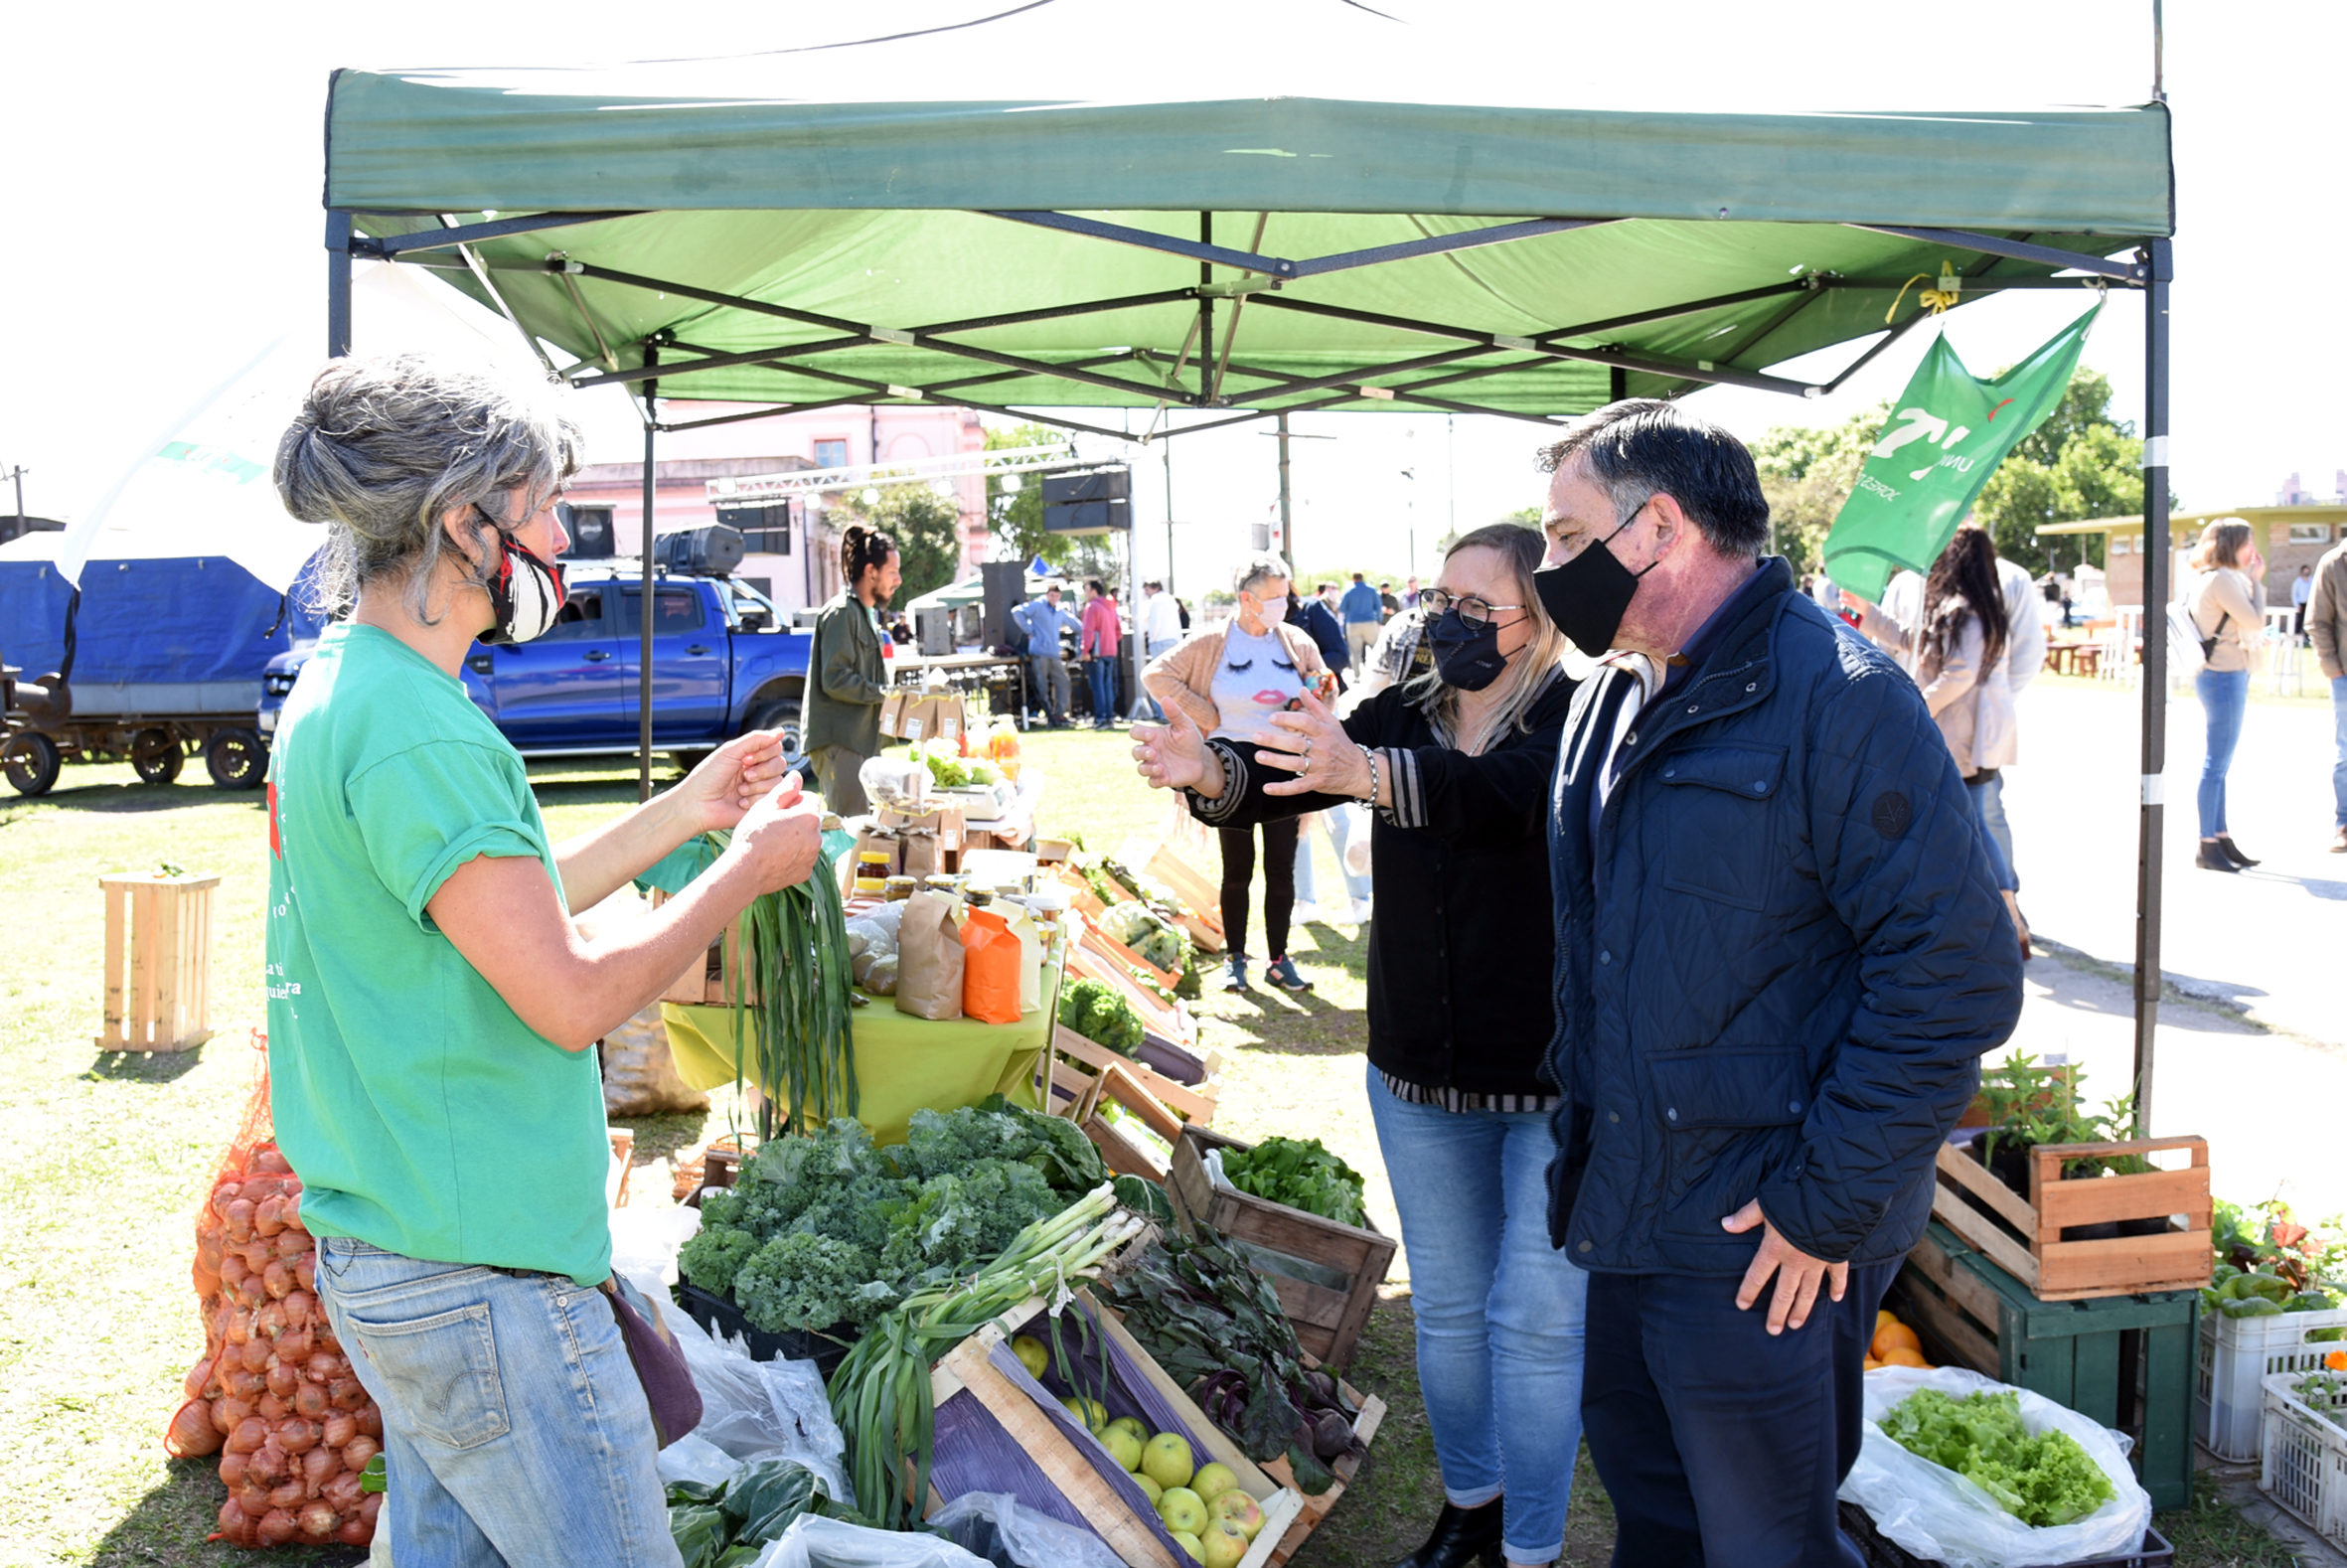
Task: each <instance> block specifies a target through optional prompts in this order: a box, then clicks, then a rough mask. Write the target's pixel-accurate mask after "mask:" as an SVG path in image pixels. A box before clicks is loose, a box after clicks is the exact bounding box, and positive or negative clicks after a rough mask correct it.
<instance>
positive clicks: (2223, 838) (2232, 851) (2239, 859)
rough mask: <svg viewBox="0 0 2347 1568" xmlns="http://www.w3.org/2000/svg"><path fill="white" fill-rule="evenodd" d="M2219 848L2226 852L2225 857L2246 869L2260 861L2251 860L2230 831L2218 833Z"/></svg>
mask: <svg viewBox="0 0 2347 1568" xmlns="http://www.w3.org/2000/svg"><path fill="white" fill-rule="evenodd" d="M2217 848H2218V849H2220V850H2223V851H2224V852H2225V859H2227V860H2229V861H2231V862H2233V863H2234V864H2236V865H2238V866H2240V867H2242V868H2243V869H2244V870H2247V869H2248V868H2249V867H2251V866H2253V865H2255V864H2257V863H2258V862H2256V861H2253V860H2251V859H2250V858H2249V857H2248V856H2246V855H2244V854H2242V853H2241V846H2240V845H2238V844H2235V843H2234V842H2233V835H2232V834H2230V833H2220V834H2218V835H2217Z"/></svg>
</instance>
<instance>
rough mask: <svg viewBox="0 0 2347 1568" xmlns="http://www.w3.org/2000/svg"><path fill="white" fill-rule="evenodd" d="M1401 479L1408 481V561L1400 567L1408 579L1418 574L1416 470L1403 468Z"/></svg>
mask: <svg viewBox="0 0 2347 1568" xmlns="http://www.w3.org/2000/svg"><path fill="white" fill-rule="evenodd" d="M1402 477H1403V478H1404V479H1407V480H1408V481H1410V509H1409V518H1410V523H1409V532H1408V535H1407V536H1406V537H1407V538H1408V540H1409V559H1408V560H1407V561H1406V562H1405V563H1404V564H1403V566H1402V576H1403V577H1404V578H1409V577H1414V576H1416V575H1417V574H1418V470H1417V469H1416V468H1405V469H1403V470H1402Z"/></svg>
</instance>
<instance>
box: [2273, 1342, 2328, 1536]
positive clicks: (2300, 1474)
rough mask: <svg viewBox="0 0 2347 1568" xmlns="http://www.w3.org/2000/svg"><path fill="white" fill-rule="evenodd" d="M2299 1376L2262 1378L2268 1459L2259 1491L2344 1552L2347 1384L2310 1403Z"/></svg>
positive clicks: (2294, 1373)
mask: <svg viewBox="0 0 2347 1568" xmlns="http://www.w3.org/2000/svg"><path fill="white" fill-rule="evenodd" d="M2299 1376H2300V1374H2299V1373H2296V1372H2273V1373H2269V1375H2268V1376H2267V1378H2266V1385H2265V1396H2266V1457H2265V1462H2264V1463H2263V1464H2262V1465H2261V1466H2260V1467H2259V1475H2258V1490H2260V1491H2263V1492H2264V1493H2266V1495H2267V1496H2269V1497H2271V1498H2272V1499H2273V1500H2274V1501H2275V1502H2277V1503H2279V1504H2281V1506H2282V1507H2284V1508H2286V1509H2288V1510H2289V1512H2290V1513H2292V1514H2294V1515H2295V1516H2296V1517H2298V1518H2299V1519H2301V1520H2303V1521H2304V1522H2306V1523H2307V1524H2310V1525H2312V1526H2313V1527H2314V1528H2315V1529H2316V1530H2317V1531H2319V1532H2320V1533H2321V1534H2322V1535H2323V1536H2325V1537H2326V1538H2327V1539H2329V1540H2330V1542H2331V1543H2332V1544H2333V1545H2337V1546H2347V1427H2343V1426H2341V1425H2339V1421H2340V1420H2347V1384H2342V1385H2341V1387H2340V1388H2339V1389H2338V1391H2337V1392H2335V1393H2330V1394H2319V1393H2318V1394H2316V1395H2315V1396H2314V1400H2313V1402H2309V1400H2308V1398H2307V1396H2306V1395H2304V1394H2301V1393H2300V1392H2299V1391H2298V1380H2299Z"/></svg>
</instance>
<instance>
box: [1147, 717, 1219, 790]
mask: <svg viewBox="0 0 2347 1568" xmlns="http://www.w3.org/2000/svg"><path fill="white" fill-rule="evenodd" d="M1130 733H1131V734H1132V737H1133V760H1134V762H1135V764H1136V767H1135V769H1134V771H1136V772H1138V773H1139V774H1140V775H1141V776H1142V777H1143V778H1145V779H1147V780H1148V781H1149V786H1150V788H1152V789H1194V790H1196V791H1197V792H1198V793H1199V794H1201V795H1203V796H1205V797H1206V798H1207V799H1208V800H1217V799H1220V798H1221V795H1222V766H1221V764H1220V763H1219V762H1217V761H1216V760H1215V758H1214V755H1213V753H1212V752H1210V751H1208V750H1207V749H1206V737H1205V736H1204V735H1203V734H1201V733H1199V731H1198V726H1197V722H1196V721H1195V720H1194V719H1192V718H1191V717H1190V716H1189V715H1188V714H1187V713H1184V712H1183V711H1182V710H1181V709H1180V708H1178V707H1175V706H1173V705H1172V704H1168V705H1167V712H1166V722H1164V723H1162V724H1135V725H1134V726H1133V728H1132V730H1131V731H1130Z"/></svg>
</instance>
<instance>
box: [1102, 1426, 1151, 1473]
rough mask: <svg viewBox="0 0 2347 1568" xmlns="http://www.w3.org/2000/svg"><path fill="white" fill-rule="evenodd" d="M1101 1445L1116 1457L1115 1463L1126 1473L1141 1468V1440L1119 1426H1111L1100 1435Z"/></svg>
mask: <svg viewBox="0 0 2347 1568" xmlns="http://www.w3.org/2000/svg"><path fill="white" fill-rule="evenodd" d="M1100 1442H1101V1445H1102V1446H1103V1447H1104V1448H1106V1449H1107V1450H1108V1451H1109V1452H1110V1453H1111V1454H1114V1455H1115V1456H1116V1457H1117V1463H1118V1464H1120V1465H1122V1466H1124V1467H1125V1469H1126V1471H1127V1472H1128V1473H1130V1472H1133V1471H1137V1470H1139V1469H1140V1468H1141V1439H1139V1438H1137V1437H1135V1436H1134V1435H1133V1434H1132V1433H1130V1432H1128V1431H1126V1430H1125V1429H1124V1428H1123V1427H1120V1426H1111V1427H1110V1428H1109V1429H1108V1430H1107V1431H1105V1432H1103V1433H1101V1434H1100Z"/></svg>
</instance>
